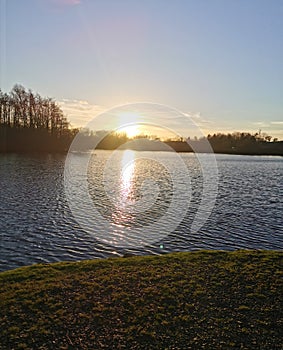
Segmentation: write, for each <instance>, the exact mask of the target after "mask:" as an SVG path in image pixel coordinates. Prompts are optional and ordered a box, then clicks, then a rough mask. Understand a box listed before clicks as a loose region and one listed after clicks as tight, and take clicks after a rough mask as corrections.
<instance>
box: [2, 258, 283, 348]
mask: <svg viewBox="0 0 283 350" xmlns="http://www.w3.org/2000/svg"><path fill="white" fill-rule="evenodd" d="M281 263H282V253H280V252H267V251H237V252H232V253H228V252H215V251H214V252H213V251H211V252H208V251H202V252H194V253H177V254H168V255H162V256H159V257H157V256H150V257H132V258H119V259H105V260H95V261H83V262H77V263H58V264H50V265H34V266H31V267H25V268H20V269H16V270H13V271H8V272H4V273H1V274H0V320H1V321H0V322H1V324H0V329H1V330H0V342H1V345H0V348H1V349H230V348H235V349H240V348H241V349H268V350H270V349H282V340H283V339H282V333H281V331H282V328H283V324H282V314H281V308H282V272H281V271H282V265H280V264H281Z"/></svg>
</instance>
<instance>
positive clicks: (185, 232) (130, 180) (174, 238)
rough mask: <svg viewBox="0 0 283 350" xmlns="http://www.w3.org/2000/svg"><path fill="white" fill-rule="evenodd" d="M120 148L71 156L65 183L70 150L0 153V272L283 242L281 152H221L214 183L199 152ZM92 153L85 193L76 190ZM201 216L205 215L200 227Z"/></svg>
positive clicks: (281, 245)
mask: <svg viewBox="0 0 283 350" xmlns="http://www.w3.org/2000/svg"><path fill="white" fill-rule="evenodd" d="M115 154H116V156H115V157H113V152H111V151H95V152H94V153H92V154H88V153H77V154H72V155H70V156H71V160H72V166H73V168H74V167H77V169H75V170H78V172H77V175H76V174H75V175H74V176H73V175H72V176H70V177H69V180H70V183H69V189H68V187H67V190H66V172H65V173H64V169H66V168H65V160H66V156H65V155H36V154H34V155H20V154H1V155H0V178H1V202H0V203H1V204H0V205H1V217H0V237H1V248H0V252H1V254H0V270H1V271H3V270H8V269H12V268H16V267H20V266H24V265H30V264H34V263H48V262H55V261H66V260H82V259H92V258H107V257H118V256H122V255H124V254H125V253H132V254H162V253H167V252H175V251H193V250H198V249H224V250H235V249H282V248H283V236H282V233H283V225H282V202H283V201H282V178H283V176H282V175H283V159H282V158H281V157H272V156H270V157H268V156H238V155H215V158H216V164H217V170H218V178H217V183H216V184H217V188H216V187H215V186H212V185H213V183H212V180H211V179H210V180H209V181H206V180H205V178H204V176H203V171H202V167H201V163H200V162H199V160H198V159H197V157H196V156H195V155H194V154H191V153H183V154H179V155H178V156H177V155H176V154H175V153H171V152H133V151H117V152H116V153H115ZM176 157H177V158H176ZM203 157H204V158H203V161H204V162H205V164H210V161H211V159H212V157H213V156H212V155H204V156H203ZM205 157H206V158H205ZM88 159H89V165H88V167H87V169H86V170H87V173H86V174H85V179H84V181H85V184H86V186H87V187H85V188H87V190H88V194H87V195H83V192H81V193H80V195H81V197H80V198H77V199H76V198H75V197H76V196H77V194H78V192H77V189H80V183H81V180H82V178H81V177H80V176H81V174H80V171H79V170H80V169H81V168H82V167H83V164H86V160H88ZM105 169H106V170H105ZM73 170H74V169H73ZM170 172H171V173H174V174H173V175H172V174H171V173H170ZM208 174H210V170H209V168H208ZM64 175H65V177H64ZM72 184H76V187H75V188H73V187H72ZM214 185H215V183H214ZM205 186H206V194H205V196H204V195H203V190H204V188H205ZM72 189H74V193H73V192H72ZM83 189H84V188H83V187H82V188H81V189H80V190H81V191H83ZM71 192H72V193H71ZM72 196H73V197H72ZM214 196H215V198H216V200H215V203H214ZM70 198H75V199H74V201H72V203H71V204H70ZM172 203H173V205H172ZM212 204H213V206H212ZM91 205H92V206H93V207H94V208H96V211H95V212H92V211H91V209H90V206H91ZM197 216H198V218H199V220H201V218H202V217H207V220H206V221H205V222H204V223H203V226H201V227H199V228H198V230H193V229H192V228H193V225H194V224H195V223H196V220H195V218H196V217H197ZM109 230H110V231H111V230H112V231H111V234H110V231H109ZM125 237H126V238H127V239H126V238H125Z"/></svg>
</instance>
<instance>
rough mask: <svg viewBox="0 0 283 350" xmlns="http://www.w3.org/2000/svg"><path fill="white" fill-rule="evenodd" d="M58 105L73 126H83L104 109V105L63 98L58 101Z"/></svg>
mask: <svg viewBox="0 0 283 350" xmlns="http://www.w3.org/2000/svg"><path fill="white" fill-rule="evenodd" d="M59 105H60V107H61V109H62V111H63V112H64V114H65V115H66V116H67V118H68V120H69V121H70V123H71V125H72V126H74V127H84V126H85V125H86V124H87V123H88V122H90V121H91V120H92V119H93V118H95V116H97V115H98V114H100V113H102V112H104V111H105V108H104V107H102V106H99V105H93V104H90V103H89V102H88V101H85V100H70V99H63V100H61V101H59Z"/></svg>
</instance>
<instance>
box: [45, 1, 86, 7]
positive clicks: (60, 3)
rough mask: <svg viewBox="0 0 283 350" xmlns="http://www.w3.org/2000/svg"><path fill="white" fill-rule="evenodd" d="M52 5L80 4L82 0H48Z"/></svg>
mask: <svg viewBox="0 0 283 350" xmlns="http://www.w3.org/2000/svg"><path fill="white" fill-rule="evenodd" d="M49 1H50V2H51V3H53V4H54V5H58V6H75V5H79V4H81V2H82V0H49Z"/></svg>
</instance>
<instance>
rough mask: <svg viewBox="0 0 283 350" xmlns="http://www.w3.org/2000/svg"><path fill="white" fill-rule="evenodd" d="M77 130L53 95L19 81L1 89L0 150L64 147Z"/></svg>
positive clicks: (62, 148) (18, 150) (36, 149)
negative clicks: (34, 90)
mask: <svg viewBox="0 0 283 350" xmlns="http://www.w3.org/2000/svg"><path fill="white" fill-rule="evenodd" d="M76 132H77V130H71V129H70V128H69V123H68V121H67V119H66V117H65V116H64V114H63V112H62V110H61V109H60V107H59V106H58V104H57V103H56V102H55V101H54V100H53V99H51V98H49V97H48V98H44V97H42V96H40V95H39V94H38V93H34V92H33V91H31V90H28V91H27V90H26V89H25V88H24V87H23V86H21V85H15V86H14V87H13V89H12V91H11V92H10V93H9V94H8V93H4V92H2V91H1V90H0V151H2V152H21V151H23V152H26V151H52V152H53V151H66V150H68V148H69V145H70V143H71V141H72V139H73V137H74V134H75V133H76Z"/></svg>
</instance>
